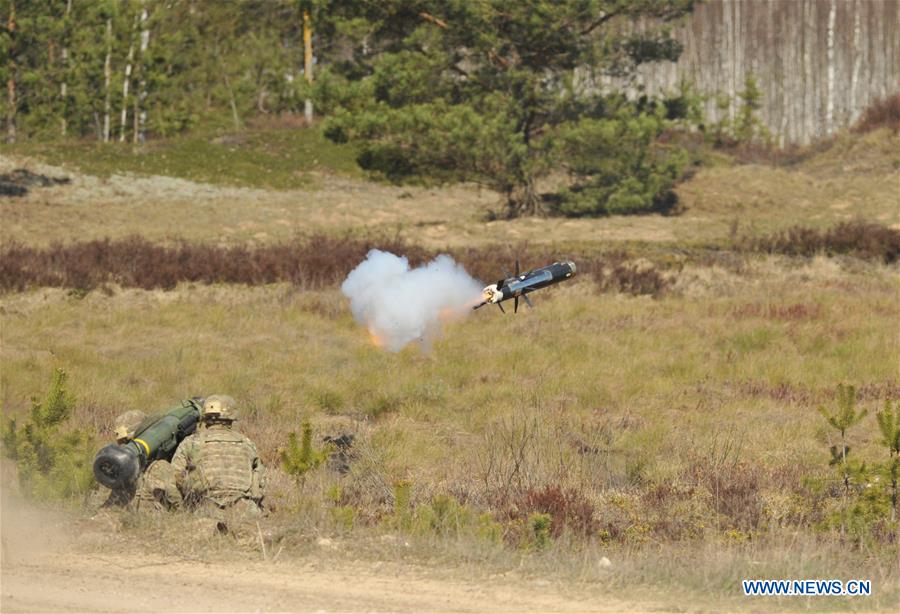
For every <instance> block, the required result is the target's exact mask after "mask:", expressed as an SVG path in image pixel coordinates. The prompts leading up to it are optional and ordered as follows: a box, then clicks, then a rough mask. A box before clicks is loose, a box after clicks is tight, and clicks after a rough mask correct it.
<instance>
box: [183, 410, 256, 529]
mask: <svg viewBox="0 0 900 614" xmlns="http://www.w3.org/2000/svg"><path fill="white" fill-rule="evenodd" d="M235 405H236V404H235V401H234V399H232V398H231V397H229V396H224V395H214V396H211V397H207V398H206V401H204V403H203V409H202V410H201V411H200V422H201V424H200V428H199V429H198V430H197V432H196V433H194V434H193V435H191V436H190V437H188V438H186V439H185V440H184V441H182V442H181V444H180V445H179V446H178V449H177V450H176V451H175V456H174V457H172V466H173V467H174V468H175V473H176V477H177V480H178V484H179V487H180V489H181V493H182V495H183V496H184V501H185V504H186V505H188V506H191V507H195V508H203V509H205V510H207V511H209V512H210V513H211V514H212V515H213V516H215V517H217V518H220V517H223V512H224V511H225V510H228V512H229V515H232V514H234V513H238V514H239V515H258V514H260V512H261V506H262V500H263V490H264V488H265V467H264V466H263V464H262V461H261V460H260V459H259V455H258V454H257V452H256V446H255V445H254V444H253V442H252V441H250V440H249V439H247V437H245V436H244V435H242V434H241V433H239V432H237V431H236V430H234V429H233V428H232V425H233V423H234V421H235V420H237V410H236V407H235Z"/></svg>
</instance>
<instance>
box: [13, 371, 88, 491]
mask: <svg viewBox="0 0 900 614" xmlns="http://www.w3.org/2000/svg"><path fill="white" fill-rule="evenodd" d="M66 380H67V375H66V372H65V371H63V370H62V369H57V370H56V371H55V372H54V373H53V379H52V381H51V383H50V389H49V391H48V392H47V396H46V397H45V398H44V400H43V401H38V400H37V399H32V402H31V413H30V415H29V418H28V421H27V422H26V423H25V424H24V426H22V427H21V428H20V427H19V425H18V424H17V422H16V420H15V419H10V420H9V421H8V422H7V424H6V426H5V427H4V429H3V434H2V441H3V451H4V454H5V455H6V457H7V458H10V459H13V460H15V461H17V462H18V470H19V485H20V487H21V489H22V492H23V493H24V494H26V495H27V496H30V497H35V498H43V499H66V498H70V497H74V496H78V495H83V494H84V493H86V492H87V491H88V490H89V489H90V487H91V485H92V484H93V481H94V477H93V472H92V462H93V452H94V450H93V441H92V439H91V437H90V436H89V435H88V434H86V433H82V432H81V431H78V430H68V429H66V423H67V421H68V419H69V417H70V415H71V413H72V408H73V406H74V404H75V399H74V397H72V395H71V394H69V392H68V391H67V390H66Z"/></svg>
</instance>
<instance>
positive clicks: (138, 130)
mask: <svg viewBox="0 0 900 614" xmlns="http://www.w3.org/2000/svg"><path fill="white" fill-rule="evenodd" d="M143 1H144V0H141V4H142V5H143ZM147 17H148V15H147V8H146V7H142V8H141V55H140V64H139V67H140V68H139V70H140V74H141V80H140V90H139V92H138V95H137V96H135V97H134V138H133V141H134V142H135V143H137V142H141V143H143V142H144V130H145V128H146V125H147V111H146V109H144V103H145V102H146V100H147V76H146V74H145V73H144V63H145V61H146V59H145V58H146V54H147V48H148V47H149V46H150V30H149V29H148V28H147Z"/></svg>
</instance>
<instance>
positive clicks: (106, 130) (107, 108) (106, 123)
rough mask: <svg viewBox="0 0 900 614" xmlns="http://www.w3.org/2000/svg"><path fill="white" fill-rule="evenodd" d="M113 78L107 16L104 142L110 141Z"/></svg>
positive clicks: (110, 33) (104, 76) (104, 69)
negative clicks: (110, 95)
mask: <svg viewBox="0 0 900 614" xmlns="http://www.w3.org/2000/svg"><path fill="white" fill-rule="evenodd" d="M111 78H112V18H111V17H107V18H106V61H105V62H104V63H103V89H104V91H105V92H106V99H105V101H104V103H103V142H104V143H109V113H110V99H109V94H110V91H109V82H110V80H111Z"/></svg>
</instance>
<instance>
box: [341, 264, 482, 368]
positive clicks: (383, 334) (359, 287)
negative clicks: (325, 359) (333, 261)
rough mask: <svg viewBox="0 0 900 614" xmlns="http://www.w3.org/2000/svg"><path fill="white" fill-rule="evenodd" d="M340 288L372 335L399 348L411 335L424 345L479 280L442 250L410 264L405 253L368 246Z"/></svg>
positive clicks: (472, 299) (465, 306) (466, 308)
mask: <svg viewBox="0 0 900 614" xmlns="http://www.w3.org/2000/svg"><path fill="white" fill-rule="evenodd" d="M341 292H343V293H344V295H346V296H347V297H349V298H350V310H351V311H352V312H353V317H354V319H356V321H357V322H359V323H360V324H363V325H364V326H366V327H367V328H368V329H369V333H370V334H371V335H372V338H373V341H375V343H377V344H378V345H380V346H382V347H384V348H386V349H388V350H390V351H391V352H399V351H400V350H401V349H403V348H404V347H405V346H406V344H408V343H410V342H412V341H419V342H421V343H423V345H424V346H425V347H426V348H427V347H428V344H429V343H430V342H431V340H433V339H434V338H435V337H436V336H438V335H439V334H440V331H441V324H442V323H443V322H445V321H447V320H450V319H455V318H461V317H463V316H465V315H466V314H468V313H469V312H470V311H471V310H472V306H473V305H475V304H477V302H478V301H479V300H480V298H481V284H479V283H478V281H476V280H475V279H474V278H472V277H471V276H470V275H469V274H468V273H466V271H465V269H463V267H462V266H460V265H459V264H457V263H456V262H455V261H454V260H453V258H451V257H450V256H447V255H443V254H442V255H440V256H438V257H437V258H435V259H434V260H432V261H431V262H429V263H428V264H426V265H424V266H421V267H419V268H416V269H410V268H409V260H407V259H406V258H405V257H400V256H395V255H394V254H391V253H389V252H383V251H380V250H377V249H373V250H372V251H370V252H369V253H368V255H367V256H366V259H365V260H364V261H363V262H362V263H360V265H359V266H357V267H356V268H355V269H353V270H352V271H351V272H350V274H349V275H348V276H347V279H345V280H344V283H343V284H342V285H341Z"/></svg>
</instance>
